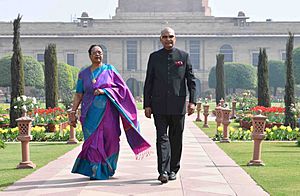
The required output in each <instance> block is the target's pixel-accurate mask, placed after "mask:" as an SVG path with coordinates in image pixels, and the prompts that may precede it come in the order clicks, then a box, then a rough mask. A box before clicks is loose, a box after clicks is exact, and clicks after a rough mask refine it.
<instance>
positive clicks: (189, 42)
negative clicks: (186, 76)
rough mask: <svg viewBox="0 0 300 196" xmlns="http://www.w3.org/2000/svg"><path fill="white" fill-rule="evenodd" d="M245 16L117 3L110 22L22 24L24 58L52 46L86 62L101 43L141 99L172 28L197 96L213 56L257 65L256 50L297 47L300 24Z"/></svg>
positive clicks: (183, 4)
mask: <svg viewBox="0 0 300 196" xmlns="http://www.w3.org/2000/svg"><path fill="white" fill-rule="evenodd" d="M248 20H249V17H247V16H245V14H244V13H243V12H239V13H237V16H235V17H214V16H211V9H210V8H209V7H208V0H186V1H180V0H169V1H159V0H152V1H147V0H131V1H128V0H119V2H118V7H117V8H116V13H115V16H113V17H112V19H94V18H92V16H89V15H88V13H86V12H83V13H82V15H81V17H80V18H78V19H77V20H74V21H72V22H22V23H21V47H22V52H23V54H24V55H28V56H33V57H35V58H36V59H37V60H38V61H43V59H44V50H45V47H46V45H47V44H49V43H55V44H56V47H57V58H58V61H60V62H65V63H68V64H70V65H72V66H76V67H82V66H85V65H87V64H89V62H90V60H89V58H88V53H87V49H88V48H89V46H90V45H91V44H95V43H97V44H100V45H102V47H103V49H104V54H105V56H104V58H105V59H104V61H105V62H107V63H110V64H113V65H115V66H116V68H117V69H118V70H119V72H120V73H121V74H122V76H123V78H124V80H125V81H126V83H127V84H128V86H129V87H130V89H131V91H132V92H133V94H134V95H135V96H141V95H142V88H143V82H144V79H145V74H146V67H147V61H148V57H149V54H150V53H151V52H153V51H155V50H158V49H160V48H161V44H160V41H159V36H160V31H161V29H163V28H164V27H166V26H169V27H172V28H173V29H174V30H175V32H176V36H177V43H176V47H178V48H180V49H183V50H185V51H187V52H189V54H190V58H191V61H192V64H193V68H194V71H195V75H196V77H197V95H198V96H202V95H203V93H204V92H205V91H206V90H208V74H209V70H210V68H211V67H212V66H215V64H216V55H217V54H219V53H222V54H224V55H225V62H240V63H245V64H253V65H257V62H258V53H259V48H266V50H267V54H268V58H269V59H272V60H285V47H286V41H287V38H288V32H292V33H294V35H295V39H294V40H295V43H294V47H299V46H300V39H299V35H300V22H288V21H286V22H275V21H272V20H266V21H262V22H249V21H248ZM12 39H13V24H12V22H0V58H1V57H3V56H5V55H9V54H11V53H12Z"/></svg>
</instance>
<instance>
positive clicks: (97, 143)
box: [72, 64, 150, 179]
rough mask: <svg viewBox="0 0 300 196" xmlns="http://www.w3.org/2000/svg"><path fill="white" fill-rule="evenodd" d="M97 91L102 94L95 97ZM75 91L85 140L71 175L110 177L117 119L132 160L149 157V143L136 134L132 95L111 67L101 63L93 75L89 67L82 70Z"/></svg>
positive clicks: (115, 150)
mask: <svg viewBox="0 0 300 196" xmlns="http://www.w3.org/2000/svg"><path fill="white" fill-rule="evenodd" d="M93 79H96V82H95V83H93V82H92V80H93ZM97 88H100V89H103V90H104V92H105V94H104V95H98V96H95V95H94V90H95V89H97ZM76 92H77V93H82V94H83V99H82V103H81V116H80V122H81V124H82V130H83V134H84V140H85V141H84V143H83V147H82V151H81V152H80V154H79V155H78V157H77V159H76V161H75V164H74V166H73V169H72V173H79V174H83V175H86V176H89V177H90V178H91V179H108V178H109V177H110V176H113V175H114V173H115V170H116V167H117V161H118V155H119V149H120V144H119V141H120V135H121V129H120V122H119V120H120V119H121V121H122V124H123V128H124V131H125V134H126V138H127V141H128V143H129V145H130V147H131V149H132V150H133V152H134V154H135V155H136V158H137V159H141V158H143V157H144V156H147V155H149V153H150V151H149V147H150V144H149V143H148V142H147V141H146V140H144V138H143V137H142V136H141V135H140V133H139V132H140V130H139V124H138V121H137V109H136V106H135V102H134V99H133V96H132V94H131V93H130V91H129V89H128V87H127V86H126V84H125V82H124V81H123V79H122V78H121V76H120V74H119V73H118V72H117V71H116V69H115V68H114V67H113V66H112V65H107V64H103V65H102V66H101V67H99V68H97V69H96V70H94V71H93V72H91V70H90V67H88V68H86V69H84V70H82V71H81V72H80V73H79V78H78V82H77V87H76Z"/></svg>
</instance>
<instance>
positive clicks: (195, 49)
mask: <svg viewBox="0 0 300 196" xmlns="http://www.w3.org/2000/svg"><path fill="white" fill-rule="evenodd" d="M190 60H191V63H192V65H193V68H194V69H200V41H199V40H191V41H190Z"/></svg>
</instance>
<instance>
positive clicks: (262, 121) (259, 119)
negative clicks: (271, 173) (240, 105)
mask: <svg viewBox="0 0 300 196" xmlns="http://www.w3.org/2000/svg"><path fill="white" fill-rule="evenodd" d="M258 112H259V113H258V115H255V116H253V117H252V126H253V132H252V139H253V140H254V149H253V159H252V160H251V161H249V163H248V166H264V165H265V164H264V163H263V161H262V160H261V144H262V140H263V139H264V137H265V134H264V130H265V125H266V119H267V117H266V116H263V115H261V110H259V111H258Z"/></svg>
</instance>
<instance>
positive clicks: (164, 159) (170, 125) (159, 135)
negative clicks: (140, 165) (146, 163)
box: [154, 114, 185, 173]
mask: <svg viewBox="0 0 300 196" xmlns="http://www.w3.org/2000/svg"><path fill="white" fill-rule="evenodd" d="M184 119H185V115H162V114H154V124H155V127H156V149H157V170H158V172H159V173H162V172H164V171H166V172H168V173H170V172H171V171H173V172H175V173H177V172H178V170H179V168H180V159H181V153H182V134H183V128H184Z"/></svg>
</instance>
